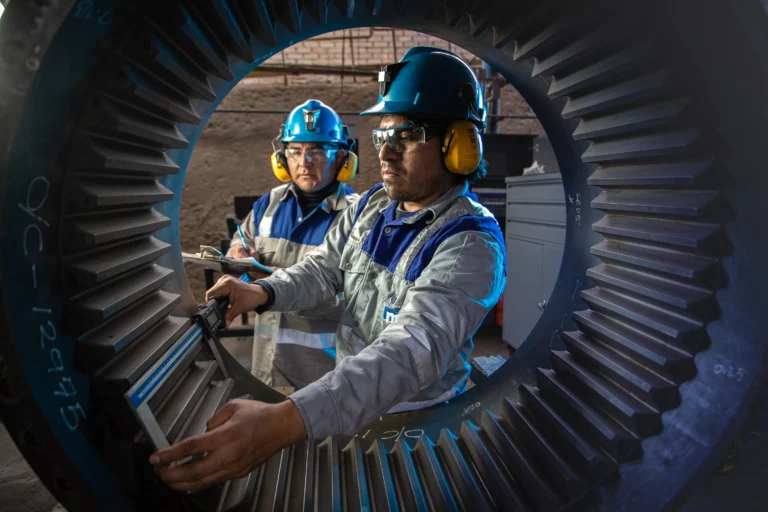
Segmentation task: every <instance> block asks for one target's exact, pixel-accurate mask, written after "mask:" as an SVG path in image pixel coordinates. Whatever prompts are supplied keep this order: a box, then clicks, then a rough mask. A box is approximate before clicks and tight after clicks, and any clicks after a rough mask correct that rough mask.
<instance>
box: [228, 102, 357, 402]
mask: <svg viewBox="0 0 768 512" xmlns="http://www.w3.org/2000/svg"><path fill="white" fill-rule="evenodd" d="M278 138H279V143H278V142H277V140H276V141H275V145H277V144H282V147H275V148H274V150H275V151H274V153H273V154H272V158H271V163H272V172H273V174H274V176H275V178H277V179H278V180H279V181H281V182H283V184H282V185H280V186H278V187H275V188H273V189H272V190H271V191H270V192H269V193H268V194H265V195H263V196H262V197H261V198H259V200H258V201H256V202H255V203H254V205H253V210H252V211H251V212H250V213H249V214H248V215H247V216H246V217H245V219H243V222H242V223H241V226H240V228H241V229H240V230H239V232H238V233H237V234H235V236H234V237H233V238H232V241H231V245H230V249H229V251H228V252H227V256H231V257H235V258H244V257H248V256H253V257H256V258H257V259H258V260H259V261H260V262H261V263H263V264H265V265H267V266H269V267H273V268H285V267H290V266H291V265H294V264H296V263H298V262H300V261H301V260H302V259H304V257H305V256H306V255H307V254H308V253H309V252H310V251H311V250H312V249H314V248H315V247H317V246H319V245H320V244H321V243H322V242H323V239H324V238H325V235H326V233H328V231H329V230H330V229H332V228H333V227H334V226H335V225H336V224H337V223H338V222H339V220H340V219H341V215H340V214H341V212H342V211H343V210H344V209H345V208H347V206H349V205H350V204H352V203H354V202H355V201H357V199H358V195H357V194H355V192H354V191H353V190H352V189H351V188H349V186H348V185H347V182H348V181H349V180H351V179H352V178H354V177H355V174H356V172H357V156H356V155H355V154H354V153H353V152H352V148H351V147H350V146H351V139H350V138H349V130H348V129H347V127H346V126H344V125H343V124H342V121H341V117H339V115H338V114H337V113H336V112H335V111H334V110H333V109H332V108H331V107H329V106H328V105H326V104H325V103H323V102H321V101H318V100H309V101H306V102H304V103H302V104H301V105H299V106H297V107H296V108H294V109H293V110H292V111H291V113H290V114H289V115H288V118H287V119H286V121H285V124H284V125H283V126H282V128H281V130H280V133H279V134H278ZM340 315H341V305H340V302H339V299H338V298H337V297H331V298H329V299H328V300H326V301H324V302H318V303H317V304H314V305H313V306H312V307H311V308H306V309H305V310H303V311H290V312H289V311H285V312H278V311H269V312H266V311H265V312H263V313H262V314H261V315H258V316H256V318H255V326H254V332H253V350H252V359H251V373H252V374H253V375H254V376H255V377H257V378H258V379H259V380H261V381H262V382H264V383H265V384H268V385H270V386H272V387H275V388H278V389H281V390H292V389H301V388H303V387H304V386H306V385H307V384H309V383H311V382H314V381H316V380H317V379H319V378H320V377H322V376H323V375H325V374H326V373H328V372H329V371H331V370H333V368H334V366H335V365H336V331H337V329H338V324H339V317H340Z"/></svg>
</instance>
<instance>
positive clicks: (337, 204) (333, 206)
mask: <svg viewBox="0 0 768 512" xmlns="http://www.w3.org/2000/svg"><path fill="white" fill-rule="evenodd" d="M296 188H297V187H296V184H295V183H293V182H291V183H289V184H288V186H287V187H285V190H284V191H283V195H282V196H280V201H287V200H289V199H290V198H291V197H295V198H296V199H298V192H297V191H296ZM347 206H349V203H348V201H347V187H346V185H344V184H343V183H339V186H338V187H337V188H336V190H335V191H334V192H331V193H330V194H328V196H326V198H325V199H323V202H322V203H320V208H322V209H323V210H324V211H325V212H326V213H331V211H333V210H337V211H340V210H343V209H345V208H346V207H347Z"/></svg>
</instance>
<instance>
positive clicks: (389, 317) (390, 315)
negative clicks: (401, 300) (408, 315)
mask: <svg viewBox="0 0 768 512" xmlns="http://www.w3.org/2000/svg"><path fill="white" fill-rule="evenodd" d="M399 313H400V310H399V309H393V308H390V307H389V306H384V314H383V315H381V317H382V318H383V319H384V321H385V322H386V323H388V324H391V323H392V322H394V321H395V320H397V315H398V314H399Z"/></svg>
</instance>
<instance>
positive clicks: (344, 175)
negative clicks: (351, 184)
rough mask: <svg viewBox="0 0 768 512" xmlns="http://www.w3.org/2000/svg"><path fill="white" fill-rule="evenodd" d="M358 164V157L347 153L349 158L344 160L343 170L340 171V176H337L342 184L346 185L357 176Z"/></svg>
mask: <svg viewBox="0 0 768 512" xmlns="http://www.w3.org/2000/svg"><path fill="white" fill-rule="evenodd" d="M357 164H358V161H357V155H356V154H354V153H353V152H351V151H350V152H349V153H347V158H345V159H344V163H343V164H342V166H341V169H339V174H338V175H337V176H336V179H337V180H339V181H340V182H342V183H346V182H348V181H349V180H351V179H352V178H354V177H355V176H357Z"/></svg>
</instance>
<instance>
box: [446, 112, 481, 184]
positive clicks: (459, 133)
mask: <svg viewBox="0 0 768 512" xmlns="http://www.w3.org/2000/svg"><path fill="white" fill-rule="evenodd" d="M442 151H443V161H444V162H445V167H446V168H447V169H448V170H449V171H450V172H452V173H454V174H469V173H471V172H472V171H474V170H475V169H476V168H477V166H478V164H480V160H481V159H482V158H483V140H482V138H481V137H480V133H479V132H478V131H477V126H475V124H474V123H470V122H469V121H454V122H453V123H451V125H450V126H449V127H448V130H447V131H446V132H445V138H444V139H443V148H442Z"/></svg>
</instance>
